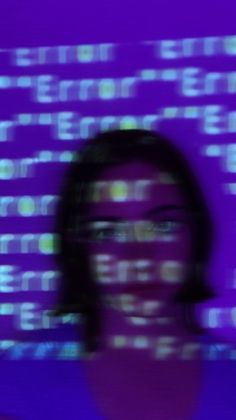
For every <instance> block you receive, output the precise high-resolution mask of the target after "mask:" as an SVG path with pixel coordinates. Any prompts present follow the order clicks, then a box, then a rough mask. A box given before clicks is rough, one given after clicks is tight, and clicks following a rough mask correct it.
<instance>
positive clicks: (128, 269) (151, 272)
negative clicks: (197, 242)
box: [82, 160, 191, 325]
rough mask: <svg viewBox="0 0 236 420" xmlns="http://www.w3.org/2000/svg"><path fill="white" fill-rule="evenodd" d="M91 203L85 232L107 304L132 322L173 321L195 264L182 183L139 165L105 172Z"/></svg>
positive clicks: (93, 188) (90, 188) (92, 192)
mask: <svg viewBox="0 0 236 420" xmlns="http://www.w3.org/2000/svg"><path fill="white" fill-rule="evenodd" d="M86 200H87V202H88V208H87V213H86V219H85V221H84V223H83V226H82V231H83V234H84V235H85V237H86V241H87V250H88V255H89V259H90V263H91V269H92V274H93V276H94V280H95V281H96V282H97V283H98V284H99V287H100V291H101V296H102V298H103V300H104V302H106V303H107V304H108V305H110V307H111V308H113V309H114V310H115V311H118V312H119V313H120V314H122V316H123V317H124V319H126V320H127V322H132V321H133V323H134V324H135V322H136V323H140V324H142V325H149V324H150V323H153V322H157V323H158V322H159V323H160V324H161V323H165V322H167V320H168V317H169V316H171V313H172V311H171V308H173V306H174V304H173V299H174V297H175V295H176V293H177V291H178V290H179V288H180V287H181V284H182V283H183V282H184V281H185V279H186V275H187V270H188V269H189V268H190V263H191V233H190V216H189V214H188V211H187V204H186V201H185V198H184V196H183V193H182V189H181V185H180V184H178V183H177V180H176V179H174V177H173V175H172V174H171V173H170V172H168V171H166V172H165V171H163V170H161V169H158V167H156V166H154V165H152V164H150V163H147V162H144V161H139V160H137V161H132V162H130V163H125V164H119V165H116V166H113V167H111V168H109V169H106V170H104V171H103V172H102V173H101V174H100V177H99V179H97V180H96V182H93V183H91V184H90V185H89V186H88V189H87V194H86Z"/></svg>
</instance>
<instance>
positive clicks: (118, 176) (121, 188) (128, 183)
mask: <svg viewBox="0 0 236 420" xmlns="http://www.w3.org/2000/svg"><path fill="white" fill-rule="evenodd" d="M90 192H92V193H91V194H90V199H89V203H88V204H89V205H88V215H89V216H91V217H105V216H108V217H121V218H129V219H132V218H139V217H143V216H145V214H146V213H148V212H149V211H151V210H152V209H155V208H158V207H163V206H167V205H176V206H181V207H182V206H185V205H186V202H185V198H184V194H183V188H182V186H181V184H180V183H179V181H178V179H177V178H176V176H175V175H174V173H173V172H171V171H170V170H165V169H163V168H159V167H157V166H155V165H153V164H152V163H148V162H144V161H142V160H135V161H132V162H128V163H124V164H119V165H115V166H112V167H109V168H107V169H105V170H104V171H102V172H101V173H100V175H99V177H98V178H97V179H96V180H95V181H94V182H92V183H91V184H90Z"/></svg>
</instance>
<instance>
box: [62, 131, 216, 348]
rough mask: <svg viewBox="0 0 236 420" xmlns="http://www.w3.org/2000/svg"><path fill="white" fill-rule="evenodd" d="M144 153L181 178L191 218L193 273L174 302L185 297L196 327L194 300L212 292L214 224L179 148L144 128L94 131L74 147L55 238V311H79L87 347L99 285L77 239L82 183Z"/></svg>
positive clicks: (92, 342) (95, 326) (93, 337)
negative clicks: (57, 284) (57, 292)
mask: <svg viewBox="0 0 236 420" xmlns="http://www.w3.org/2000/svg"><path fill="white" fill-rule="evenodd" d="M140 158H141V159H142V160H144V161H147V162H150V163H153V164H154V165H157V166H158V167H159V168H160V169H164V170H168V169H169V170H170V172H171V173H172V174H173V175H174V176H176V177H177V178H178V180H179V181H180V182H181V187H182V190H183V193H184V195H185V198H186V200H187V204H188V208H189V212H190V214H191V216H192V219H193V224H192V234H193V237H194V241H193V249H192V265H191V273H190V277H189V278H188V280H187V281H186V282H185V283H184V284H183V285H182V286H181V288H180V290H179V292H178V294H177V296H176V297H175V301H176V302H180V303H183V307H184V308H185V313H186V310H188V311H189V314H190V318H192V322H191V328H192V330H193V329H194V330H195V332H196V331H197V330H198V329H197V327H196V323H195V322H194V317H193V316H192V314H191V311H192V308H193V304H194V303H196V302H201V301H204V300H207V299H209V298H211V297H213V296H215V293H214V292H213V290H212V289H211V287H210V285H209V284H208V282H207V281H206V279H205V265H206V264H207V262H208V261H209V258H210V255H211V252H212V247H213V242H214V232H215V231H214V226H213V221H212V218H211V215H210V212H209V208H208V206H207V204H206V200H205V198H204V195H203V193H202V190H201V188H200V186H199V184H198V182H197V179H196V177H195V175H194V173H193V171H192V170H191V168H190V166H189V164H188V162H187V160H186V158H185V157H184V155H183V153H182V152H180V150H179V149H178V148H177V147H176V145H174V144H173V143H172V142H171V141H170V140H169V139H167V138H165V137H164V136H163V135H161V134H159V133H154V132H151V131H148V130H143V129H132V130H119V129H117V130H112V131H108V132H104V133H99V134H97V135H96V136H95V137H94V138H93V139H91V140H88V141H87V142H86V143H85V145H83V146H82V147H81V149H80V150H79V151H78V152H77V153H76V155H75V159H74V160H73V162H72V164H71V166H70V167H69V170H68V173H67V175H66V177H65V182H64V185H63V188H62V192H61V199H60V201H59V204H58V208H57V214H56V229H55V230H56V234H57V238H58V253H57V254H56V260H57V264H58V266H59V268H60V270H61V274H62V277H61V278H62V281H61V288H60V295H59V305H58V309H57V310H56V311H55V313H56V314H57V315H62V314H66V313H79V314H82V316H83V319H84V323H85V329H84V333H85V337H84V341H85V346H86V349H87V350H88V351H90V350H91V351H93V350H95V349H96V347H97V340H98V339H99V331H100V318H99V314H100V311H99V290H98V287H97V286H96V284H95V282H94V281H93V279H92V276H91V274H90V270H89V264H88V256H87V253H86V248H85V246H83V245H82V244H79V243H78V242H77V241H76V232H77V227H78V221H79V219H80V218H81V217H83V215H84V214H86V206H87V205H88V204H87V203H86V200H85V199H84V197H85V194H86V188H87V185H88V183H89V182H91V181H94V180H96V179H97V177H98V176H99V174H100V173H101V171H103V170H104V169H105V168H108V167H110V166H114V165H116V164H119V163H124V162H128V161H131V160H137V159H140Z"/></svg>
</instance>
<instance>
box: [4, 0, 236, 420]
mask: <svg viewBox="0 0 236 420" xmlns="http://www.w3.org/2000/svg"><path fill="white" fill-rule="evenodd" d="M234 17H235V4H234V1H233V0H231V1H224V2H220V3H216V2H213V1H200V2H199V1H198V2H195V3H192V2H187V1H186V0H185V1H182V2H174V1H171V2H170V1H168V2H167V1H164V0H162V1H145V2H143V1H140V2H139V3H137V2H136V1H130V2H123V3H121V2H108V1H106V2H105V1H99V2H97V3H95V4H93V3H86V2H84V3H79V2H76V1H67V2H65V3H64V4H63V3H59V2H58V1H55V0H53V1H52V0H48V1H47V2H46V1H44V0H43V1H40V2H38V3H37V4H35V3H33V2H30V1H28V0H27V1H19V0H18V1H16V0H15V1H10V0H9V1H8V2H6V3H4V4H3V5H1V14H0V21H1V25H0V48H2V49H3V50H4V51H2V52H0V63H1V70H0V77H1V76H11V77H14V78H15V79H14V80H16V78H17V77H19V76H25V75H26V76H30V77H31V76H37V75H41V74H53V75H56V76H57V77H59V78H60V79H86V78H91V79H93V78H94V79H96V78H109V77H111V78H112V77H120V78H121V77H126V76H132V75H134V74H136V73H137V72H140V71H141V70H143V69H157V70H161V69H179V70H180V69H184V68H188V67H197V68H201V69H203V70H204V71H205V72H217V71H219V72H222V73H227V72H233V71H234V70H235V56H236V48H235V49H234V51H235V53H234V54H231V55H223V54H222V52H220V51H219V53H217V54H214V55H209V56H203V55H196V56H192V57H185V58H180V59H176V60H163V59H162V60H161V59H160V58H158V57H155V56H154V48H153V46H152V44H151V45H149V46H148V45H145V44H144V41H153V42H156V41H160V40H168V39H169V40H181V39H185V38H192V37H193V38H205V37H214V36H216V37H224V36H234V35H236V34H235V19H234ZM235 39H236V38H235ZM100 43H113V44H116V50H115V51H116V54H115V58H114V60H112V61H108V62H103V63H96V62H92V63H87V64H81V63H80V64H63V65H59V64H55V65H52V64H51V65H45V66H40V65H39V66H29V67H19V66H14V65H13V63H12V62H11V60H10V57H11V54H12V51H14V50H15V49H16V48H21V47H22V48H23V47H26V48H31V47H42V46H59V45H84V44H91V45H98V44H100ZM235 43H236V41H235ZM177 87H178V84H177V82H158V81H154V82H142V83H139V84H138V88H137V89H136V90H135V93H134V94H133V95H132V97H130V98H121V99H113V100H106V101H101V100H98V99H91V100H88V101H83V102H82V101H70V102H55V103H49V104H44V103H37V102H35V101H34V100H33V98H32V97H31V95H30V92H31V90H30V89H22V88H11V89H5V88H1V89H0V101H1V104H2V106H1V110H0V114H1V118H0V119H1V120H2V121H5V120H14V118H17V117H16V116H17V115H18V114H25V113H27V114H29V113H32V114H37V115H38V114H39V113H55V112H61V111H72V112H76V113H79V114H80V116H82V117H85V116H95V117H101V116H106V115H116V116H122V115H147V114H154V113H155V112H157V110H158V111H159V110H160V109H163V108H165V107H172V106H176V107H181V108H183V107H186V106H198V107H202V109H203V107H204V106H206V105H220V106H222V107H224V108H225V110H226V111H227V112H229V111H233V110H234V109H235V106H234V95H235V93H231V94H227V93H226V92H224V91H223V88H222V87H220V88H219V91H218V92H216V93H215V94H212V95H200V96H195V97H184V96H181V94H180V92H179V91H178V89H177ZM156 129H160V131H162V132H164V133H165V134H167V135H169V136H170V137H171V138H172V139H173V141H175V142H176V143H177V144H178V145H179V146H180V147H181V148H182V150H183V151H184V153H186V156H187V157H188V158H189V160H190V161H191V164H192V167H193V170H194V171H195V172H196V174H197V175H198V177H199V180H200V182H201V184H202V186H203V188H204V192H205V195H206V198H207V200H208V202H209V205H210V207H211V209H212V214H213V217H214V218H215V221H216V225H217V227H218V240H217V243H216V246H215V250H214V255H213V257H212V261H211V264H210V265H209V281H211V282H212V284H213V286H214V288H215V290H216V291H217V292H218V293H219V298H218V299H216V301H215V302H211V303H210V307H216V308H224V307H226V308H229V311H228V312H225V313H223V315H222V312H221V316H220V317H218V318H217V322H216V325H214V326H213V327H212V326H211V333H213V334H214V335H215V336H217V337H219V338H220V339H222V338H223V339H226V340H229V341H230V342H233V343H234V344H235V341H236V334H235V326H234V319H233V315H232V314H234V312H232V308H233V307H234V306H235V303H234V302H235V295H236V293H235V280H234V276H235V274H234V273H235V261H234V259H235V257H234V248H235V195H233V194H229V193H226V192H225V191H226V190H225V188H226V187H225V186H224V185H225V184H226V183H233V182H234V180H235V173H236V170H234V171H232V170H231V171H230V169H229V167H228V168H227V167H226V161H227V159H228V160H229V159H230V157H229V156H228V154H229V151H230V149H227V148H226V146H227V145H232V144H234V133H227V132H223V133H221V134H218V135H208V134H206V133H204V132H203V130H202V125H201V119H194V118H193V119H186V118H183V116H182V117H181V116H180V117H179V118H173V119H163V120H162V121H161V123H160V125H159V126H158V127H156ZM81 141H84V139H82V140H81V139H80V138H79V137H78V138H76V139H74V140H69V141H66V140H58V139H57V138H56V137H53V133H52V131H51V130H50V128H49V126H39V125H30V126H29V125H25V126H24V125H20V126H18V127H17V128H16V129H15V130H14V133H13V136H12V138H11V140H10V141H3V140H2V141H1V142H0V157H1V159H14V160H17V159H23V158H26V157H34V156H36V155H37V156H38V154H39V153H40V151H42V150H47V151H53V152H62V151H64V150H67V151H73V150H76V149H77V148H78V146H79V145H80V142H81ZM212 144H213V145H219V146H220V156H216V157H209V156H206V155H205V151H206V150H207V149H206V148H207V146H209V145H212ZM227 156H228V158H227ZM67 165H68V163H66V162H65V163H59V162H46V163H43V162H40V163H35V164H34V165H32V171H33V176H32V177H31V178H22V179H14V180H4V179H0V185H1V191H2V193H1V195H2V196H23V195H27V196H28V195H30V196H31V195H32V196H41V195H46V194H49V195H50V194H51V195H56V194H58V192H59V187H60V183H61V181H62V179H63V176H64V173H65V170H66V167H67ZM53 220H54V219H53V211H52V213H51V214H48V215H46V216H43V215H41V216H36V217H19V216H17V215H11V216H7V217H1V219H0V229H1V231H2V233H3V234H4V233H12V234H23V233H34V234H42V233H45V232H48V233H50V232H52V226H53ZM0 260H1V265H15V266H18V272H19V273H23V272H24V271H29V270H32V271H45V270H56V267H55V266H54V263H53V256H52V255H43V254H39V253H33V254H20V253H17V252H16V253H11V254H10V253H9V254H4V253H3V254H2V255H0ZM0 280H1V277H0ZM55 301H56V294H55V292H54V291H49V292H45V291H40V290H34V291H31V290H30V291H26V292H22V291H18V292H11V293H10V292H3V293H1V296H0V302H1V303H2V304H5V303H14V304H17V303H18V304H21V303H24V302H31V303H33V304H37V305H38V306H37V307H36V309H35V312H34V318H33V320H32V322H35V323H37V319H38V316H40V313H41V311H42V310H48V309H50V308H52V306H53V304H54V302H55ZM19 311H20V307H19V306H15V307H14V313H13V314H10V315H1V332H0V340H2V341H1V343H2V344H1V358H2V359H3V361H2V368H1V369H2V370H1V372H2V375H3V376H2V377H3V380H2V384H3V387H4V390H5V397H3V398H2V396H3V395H4V392H3V393H2V392H1V398H2V401H1V405H0V409H1V410H2V412H4V413H5V412H6V413H12V414H15V415H17V414H18V415H19V416H20V417H19V418H21V417H22V418H23V419H32V420H36V419H38V418H42V416H44V418H64V417H63V410H64V413H66V412H67V411H66V410H69V409H71V413H72V412H74V411H75V404H76V401H77V398H78V393H79V392H80V396H81V397H80V398H79V402H80V403H79V405H80V409H81V410H82V412H81V413H83V410H87V409H88V407H90V406H91V413H90V412H87V414H86V415H85V416H84V417H83V414H80V415H79V414H78V415H77V414H76V416H75V417H74V418H97V417H94V416H95V414H94V413H93V408H92V405H93V403H92V402H89V393H86V391H83V389H84V385H83V384H84V383H83V378H82V373H81V375H80V374H79V378H78V377H77V376H76V379H74V378H73V375H74V373H72V372H73V366H72V364H73V363H77V365H78V362H72V361H70V362H69V361H68V362H64V361H63V362H61V361H60V362H59V361H57V362H55V361H50V362H49V361H46V360H44V361H42V360H39V361H31V362H28V361H27V359H59V358H66V359H67V358H68V359H70V358H72V359H73V355H71V356H70V355H69V356H68V357H66V356H65V355H64V356H58V354H60V352H59V350H57V351H54V350H53V349H52V350H51V351H48V352H47V351H46V350H45V348H44V350H43V351H42V352H41V353H40V351H38V353H37V352H36V350H35V349H34V348H33V346H32V345H31V347H30V345H29V346H28V349H27V350H26V349H24V350H23V351H22V350H19V344H20V343H25V344H27V343H32V342H37V343H38V344H40V343H42V342H46V343H51V342H56V343H60V342H73V341H75V340H76V337H77V336H76V331H75V327H74V326H73V325H62V322H59V321H58V322H57V323H58V327H57V325H55V327H52V328H40V326H36V327H35V328H33V329H22V324H21V321H20V316H19ZM1 313H2V312H1ZM205 313H206V312H204V308H203V309H202V310H201V308H199V317H200V318H201V319H202V318H204V316H203V314H205ZM30 322H31V321H30ZM35 325H36V324H35ZM208 327H210V325H208ZM6 340H7V341H6ZM12 341H13V342H14V343H12V344H11V342H12ZM4 343H5V344H4ZM7 343H8V344H7ZM17 343H18V344H17ZM4 346H5V347H4ZM58 348H59V349H60V345H58V344H57V349H58ZM8 359H26V361H25V360H24V361H22V360H21V361H17V362H15V360H14V361H10V360H8ZM27 363H28V364H27ZM37 363H38V366H39V365H42V364H43V369H40V367H38V366H37ZM231 363H234V361H231ZM29 364H30V365H29ZM27 366H28V367H27ZM69 366H70V367H69ZM79 366H80V365H78V370H79V372H80V369H82V367H79ZM30 369H31V372H32V375H31V374H30ZM60 369H61V370H62V371H63V372H64V373H63V374H64V375H68V377H69V379H68V378H67V379H66V377H67V376H66V377H65V381H64V382H63V383H62V382H60V381H59V382H58V376H59V374H58V371H60ZM206 369H207V368H206ZM217 369H219V372H218V370H214V369H212V367H211V368H210V369H209V372H210V373H209V375H210V378H211V379H210V380H209V382H210V384H209V383H208V382H207V380H206V385H205V386H206V392H205V394H204V395H205V397H204V398H203V399H202V401H203V402H202V404H203V405H202V407H203V408H202V409H201V408H199V410H200V411H199V412H200V414H199V416H200V417H198V418H201V419H205V418H216V419H221V418H227V419H228V418H234V417H233V410H232V409H230V408H229V407H231V405H230V404H231V403H233V400H231V397H230V395H231V393H232V395H233V390H234V386H235V385H234V383H233V379H234V378H233V377H232V376H231V379H228V384H227V391H228V392H226V391H225V392H224V393H223V391H222V387H220V386H218V387H217V389H216V385H215V383H216V381H214V375H216V373H215V372H218V373H219V377H221V376H222V375H223V374H224V375H226V373H227V367H224V368H222V367H221V365H220V366H219V365H217ZM220 369H222V371H220ZM26 370H27V380H26V381H23V382H24V384H23V386H22V384H21V381H22V380H23V378H24V372H25V371H26ZM50 370H52V372H50ZM53 370H54V371H53ZM55 371H56V374H55ZM230 371H231V372H232V368H230ZM81 372H82V370H81ZM212 372H213V373H212ZM222 372H223V373H222ZM57 375H58V376H57ZM49 377H50V382H49V380H48V378H49ZM230 380H231V381H232V384H230ZM32 383H34V384H36V385H35V388H34V387H32V386H31V385H32ZM27 384H29V385H27ZM213 384H214V386H213ZM19 389H20V390H21V392H19ZM49 390H50V391H49ZM52 390H53V391H52ZM72 390H73V391H72ZM60 392H61V393H62V396H61V398H60ZM83 392H85V393H86V397H85V396H83V395H82V393H83ZM67 394H68V398H71V401H74V408H73V402H72V403H71V404H70V405H69V404H68V407H70V408H68V407H67V405H66V404H67V403H66V402H65V403H63V404H64V408H63V405H62V406H61V409H60V410H59V409H58V413H59V411H60V414H58V417H55V411H54V408H53V409H52V407H56V405H57V401H58V398H60V400H61V401H62V400H63V396H64V395H65V399H64V401H66V395H67ZM36 395H40V398H39V400H40V401H41V407H43V409H42V413H41V414H40V416H39V410H38V407H37V404H38V403H36V402H35V401H36V399H35V398H36ZM45 395H48V396H49V397H48V399H47V398H46V397H45ZM215 395H218V398H219V399H220V401H221V404H220V403H219V404H220V408H219V407H218V409H216V408H215V412H214V413H212V411H211V410H212V407H213V403H211V401H212V400H214V401H216V399H214V398H213V396H215ZM86 398H88V400H87V399H86ZM34 399H35V400H34ZM219 399H218V401H219ZM229 400H230V401H229ZM28 401H31V402H30V403H28ZM81 401H84V408H83V406H82V405H81V404H82V403H81ZM199 407H201V402H200V405H199ZM204 407H205V408H204ZM43 410H44V412H43ZM50 410H52V411H53V412H54V417H52V416H53V414H52V413H51V411H50ZM201 410H202V411H201ZM221 410H222V411H221ZM213 411H214V410H213ZM196 413H198V408H196ZM202 413H204V414H202ZM206 413H208V414H207V415H206ZM216 413H217V414H216ZM222 413H224V414H222ZM60 415H61V417H60ZM196 415H197V414H196ZM205 415H206V417H204V416H205ZM223 415H224V417H222V416H223ZM230 415H232V417H230ZM227 416H228V417H227ZM68 417H70V418H73V417H72V414H71V415H68Z"/></svg>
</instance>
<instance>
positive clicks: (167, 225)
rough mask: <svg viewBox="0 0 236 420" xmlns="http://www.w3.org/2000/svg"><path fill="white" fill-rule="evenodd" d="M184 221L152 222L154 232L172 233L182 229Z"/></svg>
mask: <svg viewBox="0 0 236 420" xmlns="http://www.w3.org/2000/svg"><path fill="white" fill-rule="evenodd" d="M181 226H182V222H180V221H178V220H163V221H160V222H156V223H152V228H153V232H155V233H156V234H159V233H161V234H162V233H164V234H169V233H170V234H172V233H176V232H178V231H179V230H180V228H181Z"/></svg>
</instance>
